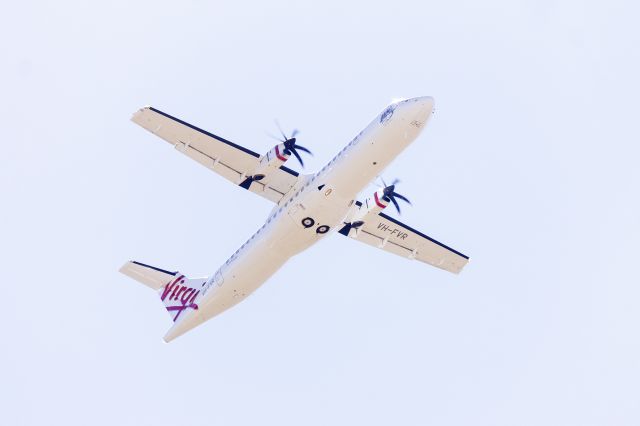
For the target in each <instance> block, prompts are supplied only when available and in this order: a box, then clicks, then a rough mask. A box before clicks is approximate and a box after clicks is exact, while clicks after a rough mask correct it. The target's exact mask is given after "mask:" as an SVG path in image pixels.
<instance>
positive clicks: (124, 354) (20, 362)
mask: <svg viewBox="0 0 640 426" xmlns="http://www.w3.org/2000/svg"><path fill="white" fill-rule="evenodd" d="M2 9H3V11H2V14H1V16H0V48H1V52H2V54H1V55H0V58H1V59H0V61H1V64H2V66H1V67H0V99H1V102H0V108H1V111H0V112H1V113H0V123H1V127H0V128H1V129H2V131H3V141H4V150H3V154H2V155H1V156H0V178H1V179H0V182H1V185H2V186H1V191H2V192H1V194H2V199H3V208H2V209H1V210H0V218H1V219H2V221H1V222H0V223H2V228H1V229H2V234H1V235H2V245H1V246H0V247H1V248H2V253H1V257H0V258H1V259H2V265H3V270H4V275H5V278H4V280H3V283H4V284H3V285H2V286H1V287H0V288H1V290H2V298H3V299H4V308H3V310H2V313H3V317H4V318H3V320H2V326H1V329H2V334H3V343H2V344H1V346H0V348H1V350H0V413H1V416H2V418H1V420H0V423H2V424H3V425H4V424H6V425H49V424H64V425H86V424H95V425H173V426H175V425H178V424H185V425H265V424H268V425H271V424H273V425H278V426H282V425H329V424H338V425H353V424H363V425H391V424H401V425H438V426H443V425H465V426H467V425H505V426H512V425H545V426H546V425H563V426H566V425H581V426H582V425H607V426H610V425H638V424H640V404H639V401H640V385H639V382H640V340H639V333H638V326H639V324H640V312H639V309H638V306H639V302H640V289H639V288H638V283H639V282H640V279H638V272H637V270H636V269H637V268H636V264H637V262H638V261H637V257H638V252H639V250H638V241H639V239H640V201H639V190H638V187H639V184H640V170H639V168H638V165H637V163H638V158H639V154H640V149H639V148H638V144H639V143H640V134H639V133H640V132H639V131H638V121H637V116H638V114H639V113H640V111H639V108H638V99H639V98H640V96H639V95H640V84H639V83H638V76H639V75H640V48H639V46H640V30H638V22H637V21H638V16H640V15H639V10H638V8H637V7H636V6H635V3H634V2H631V1H629V2H615V1H613V2H611V1H609V2H602V1H598V2H596V1H591V2H582V1H576V2H570V1H566V2H561V1H559V2H552V1H517V2H515V1H504V2H495V1H483V2H475V1H468V2H443V1H440V2H427V1H415V2H408V1H386V2H375V1H366V2H364V1H363V2H345V1H324V2H314V3H307V2H297V1H290V2H286V1H279V0H276V1H271V2H253V3H241V2H204V1H194V2H164V1H144V2H142V1H141V2H124V1H112V2H86V1H77V2H70V1H60V2H44V1H41V2H38V1H24V2H13V3H11V4H5V5H4V7H3V8H2ZM422 95H431V96H433V97H434V98H435V100H436V113H435V116H434V117H433V118H432V120H431V122H430V123H429V126H428V127H427V128H426V130H425V131H424V132H423V134H422V135H421V137H420V138H419V139H418V140H417V141H416V143H415V144H414V145H412V146H411V147H410V148H409V149H408V150H407V151H406V152H405V153H403V154H402V155H401V156H400V157H399V158H398V159H397V160H396V161H395V162H394V163H393V164H392V165H391V166H390V167H389V169H388V170H387V171H386V172H385V174H384V176H385V178H386V179H387V180H392V179H393V178H395V177H398V178H400V179H401V180H402V184H401V185H400V187H399V188H398V190H399V191H400V192H401V193H403V194H405V195H407V196H408V197H409V198H411V200H412V201H413V207H410V208H405V209H403V214H402V216H400V217H399V218H400V220H402V221H403V222H405V223H407V224H409V225H411V226H413V227H415V228H417V229H420V230H421V231H423V232H425V233H427V234H429V235H431V236H433V237H434V238H437V239H439V240H441V241H443V242H444V243H446V244H449V245H451V246H452V247H454V248H456V249H458V250H460V251H462V252H464V253H466V254H468V255H470V256H471V263H470V264H469V265H468V266H467V268H466V269H465V270H464V271H463V272H462V274H460V275H459V276H454V275H451V274H448V273H446V272H443V271H440V270H437V269H435V268H431V267H429V266H427V265H424V264H422V263H419V262H410V261H408V260H405V259H402V258H399V257H395V256H392V255H390V254H388V253H384V252H382V251H380V250H375V249H373V248H370V247H367V246H364V245H360V244H358V243H356V242H354V241H350V240H347V239H345V238H343V237H342V236H340V235H333V236H332V237H331V238H327V239H325V240H324V241H322V242H321V243H320V244H318V245H317V246H315V247H312V248H311V249H310V250H308V251H307V252H305V253H303V254H301V255H299V256H297V257H296V258H294V259H292V260H291V261H290V262H289V263H288V264H287V265H285V267H283V268H282V269H281V270H280V271H279V272H278V273H277V274H276V275H275V276H274V277H272V278H271V279H270V280H269V281H268V282H267V283H266V284H265V285H264V286H263V287H262V288H260V289H259V290H258V291H257V292H256V293H255V294H254V295H253V296H252V297H251V298H249V299H248V300H246V301H245V302H243V303H241V304H240V305H238V306H237V307H235V308H233V309H232V310H230V311H228V312H226V313H224V314H223V315H221V316H219V317H216V318H215V319H213V320H211V321H209V322H208V323H206V324H205V325H203V326H202V327H199V328H197V329H195V330H193V331H192V332H190V333H188V334H187V335H185V336H183V337H181V338H179V339H178V340H176V341H174V342H172V343H171V344H165V343H163V342H162V340H161V337H162V336H163V335H164V333H165V332H166V330H167V329H168V328H169V326H170V325H171V321H170V318H169V317H168V316H167V314H166V312H165V311H164V309H163V307H162V304H161V303H160V301H159V300H158V299H157V296H156V295H155V294H154V293H153V292H152V291H150V290H149V289H147V288H146V287H144V286H142V285H140V284H138V283H136V282H135V281H133V280H131V279H129V278H127V277H126V276H123V275H121V274H119V273H118V272H117V271H118V268H119V267H120V266H121V264H122V263H123V262H125V261H126V260H129V259H136V260H140V261H143V262H146V263H150V264H153V265H157V266H159V267H163V268H167V269H179V270H180V271H182V272H183V273H186V274H187V275H190V276H199V275H200V276H202V275H208V274H210V273H212V272H213V271H215V270H216V269H217V268H218V266H219V265H220V264H221V263H223V262H224V261H225V260H226V259H227V257H228V256H229V255H230V254H231V253H233V252H234V251H235V250H236V249H237V248H238V246H240V245H241V244H242V243H243V242H244V241H245V240H246V239H247V237H248V236H250V235H251V234H252V233H253V232H254V231H255V230H256V229H257V228H258V227H259V226H261V224H262V221H263V220H264V219H265V218H266V215H267V213H268V212H269V211H270V209H271V205H270V203H269V202H268V201H266V200H263V199H261V198H259V197H255V196H252V194H249V193H247V192H246V191H243V190H241V189H239V188H237V187H233V186H232V185H229V183H228V182H226V181H225V180H223V179H221V178H220V177H218V176H216V175H215V174H213V173H211V172H210V171H207V170H206V169H205V168H203V167H201V166H199V165H198V164H196V163H194V162H193V161H191V160H189V159H188V158H186V157H184V156H181V155H180V154H178V153H177V152H175V150H172V149H171V147H170V146H169V145H168V144H166V143H165V142H164V141H162V140H160V139H158V138H156V137H154V136H153V135H151V134H149V133H147V132H145V131H144V130H142V129H140V128H139V127H137V126H136V125H134V124H133V123H131V122H130V121H129V118H130V116H131V114H132V113H133V112H134V111H135V110H136V109H137V108H139V107H141V106H143V105H147V104H151V105H153V106H155V107H157V108H159V109H162V110H164V111H166V112H169V113H171V114H173V115H175V116H178V117H180V118H182V119H184V120H187V121H189V122H191V123H193V124H195V125H198V126H200V127H203V128H205V129H207V130H209V131H211V132H214V133H216V134H219V135H221V136H223V137H225V138H227V139H230V140H232V141H234V142H236V143H239V144H242V145H244V146H246V147H248V148H250V149H252V150H254V151H257V152H266V151H267V150H268V149H269V148H270V147H271V146H272V144H273V141H272V140H271V139H269V138H268V137H267V136H266V133H267V132H274V131H275V126H274V124H273V120H274V119H275V118H278V119H279V120H280V122H281V123H282V124H283V126H284V127H285V128H287V129H292V128H294V127H296V128H298V129H300V130H301V133H300V143H301V144H303V145H304V146H308V147H309V148H311V149H312V150H313V151H314V153H315V156H314V157H313V158H309V160H308V161H307V163H308V164H307V168H306V170H305V171H306V172H313V171H316V170H318V169H319V168H321V167H322V166H323V165H324V163H325V162H327V161H328V160H329V159H330V158H331V157H332V156H333V155H334V154H335V153H336V152H337V151H339V150H340V149H342V147H343V146H344V145H345V144H346V143H348V142H349V141H350V140H351V138H352V137H353V136H355V135H356V134H357V133H358V132H359V131H360V130H361V129H362V128H363V127H364V126H365V125H367V123H368V122H369V121H370V120H371V119H372V118H373V117H374V116H375V115H376V114H378V113H379V112H380V111H382V109H383V108H384V107H385V105H387V104H388V103H389V102H390V101H391V99H393V98H397V97H413V96H422ZM292 167H294V168H298V167H297V165H295V164H294V165H293V166H292ZM371 190H373V187H372V188H371ZM390 214H392V215H393V216H396V217H398V216H397V214H396V213H395V212H393V213H390Z"/></svg>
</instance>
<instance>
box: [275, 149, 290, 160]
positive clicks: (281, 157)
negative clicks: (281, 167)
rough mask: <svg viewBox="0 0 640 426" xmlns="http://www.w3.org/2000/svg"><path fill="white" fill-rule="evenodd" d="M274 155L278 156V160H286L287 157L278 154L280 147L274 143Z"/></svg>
mask: <svg viewBox="0 0 640 426" xmlns="http://www.w3.org/2000/svg"><path fill="white" fill-rule="evenodd" d="M276 157H278V158H279V159H280V160H282V161H287V157H283V156H282V155H281V154H280V148H278V145H276Z"/></svg>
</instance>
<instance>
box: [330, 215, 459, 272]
mask: <svg viewBox="0 0 640 426" xmlns="http://www.w3.org/2000/svg"><path fill="white" fill-rule="evenodd" d="M363 221H364V223H363V224H362V225H360V226H359V227H353V226H351V225H350V224H345V226H344V227H343V228H342V229H341V230H340V231H339V232H340V233H341V234H342V235H346V236H348V237H351V238H353V239H354V240H358V241H362V242H363V243H366V244H369V245H370V246H373V247H377V248H380V249H382V250H385V251H388V252H391V253H394V254H397V255H399V256H402V257H406V258H409V259H416V260H419V261H421V262H424V263H428V264H430V265H433V266H435V267H436V268H440V269H444V270H445V271H449V272H453V273H455V274H457V273H459V272H460V271H461V270H462V268H463V267H464V266H465V265H466V264H467V263H468V262H469V257H468V256H465V255H464V254H462V253H460V252H459V251H457V250H454V249H452V248H451V247H448V246H446V245H444V244H442V243H441V242H439V241H436V240H434V239H433V238H431V237H429V236H427V235H425V234H423V233H422V232H420V231H417V230H415V229H413V228H411V227H410V226H408V225H405V224H404V223H402V222H400V221H399V220H397V219H394V218H392V217H390V216H387V215H386V214H384V213H382V212H381V213H378V214H368V215H366V216H365V217H364V218H363Z"/></svg>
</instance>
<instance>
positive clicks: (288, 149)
mask: <svg viewBox="0 0 640 426" xmlns="http://www.w3.org/2000/svg"><path fill="white" fill-rule="evenodd" d="M276 126H278V130H279V131H280V134H281V135H282V139H280V138H277V137H275V136H271V137H272V138H274V139H276V140H279V141H280V142H282V143H283V144H284V153H285V154H286V155H291V154H293V155H294V156H295V157H296V158H297V159H298V161H299V162H300V165H301V166H302V167H304V161H302V157H300V154H299V153H298V151H302V152H306V153H307V154H309V155H313V154H312V153H311V151H309V150H308V149H307V148H305V147H304V146H301V145H298V144H296V135H297V134H298V133H299V132H298V129H294V130H293V132H291V136H289V137H287V135H286V134H285V133H284V131H282V127H280V123H278V121H277V120H276Z"/></svg>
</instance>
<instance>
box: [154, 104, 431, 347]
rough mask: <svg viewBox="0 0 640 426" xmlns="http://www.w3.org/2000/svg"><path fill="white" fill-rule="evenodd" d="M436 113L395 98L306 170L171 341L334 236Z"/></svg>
mask: <svg viewBox="0 0 640 426" xmlns="http://www.w3.org/2000/svg"><path fill="white" fill-rule="evenodd" d="M432 111H433V99H432V98H430V97H421V98H413V99H408V100H404V101H400V102H397V103H393V104H391V105H390V106H389V107H387V108H386V109H385V110H384V111H383V112H382V113H381V114H380V115H378V116H377V117H376V118H375V119H374V120H373V121H372V122H371V123H370V124H369V125H368V126H367V127H366V128H365V129H364V130H363V131H362V132H360V134H358V135H357V136H356V137H355V138H354V139H353V140H352V141H351V142H350V143H349V144H348V145H347V146H346V147H344V149H342V151H340V152H339V153H338V154H337V155H336V156H335V157H334V158H333V159H332V160H331V161H330V162H329V163H328V164H327V165H326V166H325V167H324V168H323V169H322V170H320V171H319V172H318V173H316V174H313V175H300V178H299V180H298V183H297V184H296V186H294V187H293V188H292V189H291V191H289V193H288V194H286V195H285V197H283V199H282V200H281V201H280V203H279V204H278V205H277V206H276V207H275V208H274V209H273V211H272V212H271V213H270V215H269V218H268V219H267V221H266V222H265V224H264V225H263V226H262V227H261V228H260V229H259V230H258V231H257V232H256V233H255V234H254V235H253V236H252V237H251V238H250V239H249V240H248V241H247V242H246V243H244V244H243V245H242V247H240V248H239V249H238V250H237V251H236V252H235V253H234V254H233V255H232V256H231V257H230V258H229V259H228V260H227V261H226V262H225V264H224V265H222V267H220V269H219V270H218V271H217V272H216V273H215V274H214V275H213V276H211V277H210V278H209V279H208V280H207V282H206V283H205V285H204V286H203V288H202V296H201V297H200V299H199V301H198V309H197V310H191V311H190V312H189V313H188V314H187V315H185V316H184V317H183V318H182V319H181V320H179V321H178V322H176V324H175V325H174V326H173V327H172V328H171V329H170V330H169V332H168V333H167V335H166V336H165V340H166V341H169V340H172V339H174V338H176V337H178V336H180V335H181V334H183V333H185V332H186V331H188V330H190V329H192V328H193V327H195V326H197V325H199V324H201V323H202V322H204V321H206V320H208V319H210V318H212V317H214V316H215V315H217V314H219V313H221V312H223V311H225V310H226V309H228V308H230V307H232V306H234V305H235V304H237V303H239V302H240V301H242V300H243V299H245V298H246V297H247V296H249V295H250V294H251V293H253V292H254V291H255V290H256V289H257V288H258V287H260V286H261V285H262V284H263V283H264V282H265V281H266V280H267V279H269V277H271V275H273V274H274V273H275V272H276V271H277V270H278V269H279V268H280V267H281V266H282V265H284V263H285V262H286V261H287V260H288V259H290V258H291V257H292V256H295V255H296V254H298V253H300V252H301V251H303V250H305V249H307V248H308V247H310V246H311V245H313V244H314V243H316V242H317V241H319V240H320V239H321V238H322V237H324V236H325V235H327V234H328V233H329V232H324V233H322V231H325V230H327V227H328V230H329V231H333V230H335V229H336V227H338V226H341V225H342V224H343V221H344V220H345V218H346V217H347V216H349V214H350V212H351V209H352V208H353V204H354V201H355V197H356V196H357V195H358V193H360V192H361V191H362V190H363V189H364V188H365V187H366V186H367V185H368V184H369V183H370V182H371V181H373V180H374V179H375V178H376V177H377V176H378V175H380V173H381V172H382V171H383V170H384V169H385V167H387V166H388V165H389V163H390V162H391V161H393V160H394V159H395V158H396V156H397V155H398V154H400V153H401V152H402V151H403V150H404V149H405V148H406V147H407V146H409V144H411V142H413V141H414V140H415V139H416V137H417V136H418V134H419V133H420V131H421V130H422V129H423V128H424V125H425V124H426V122H427V120H428V119H429V117H430V116H431V113H432ZM311 223H312V224H311Z"/></svg>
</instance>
